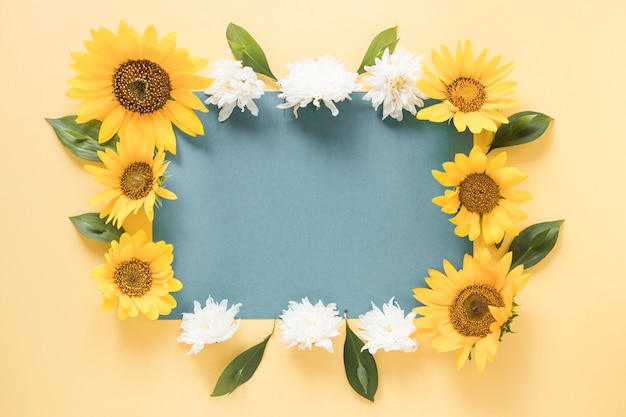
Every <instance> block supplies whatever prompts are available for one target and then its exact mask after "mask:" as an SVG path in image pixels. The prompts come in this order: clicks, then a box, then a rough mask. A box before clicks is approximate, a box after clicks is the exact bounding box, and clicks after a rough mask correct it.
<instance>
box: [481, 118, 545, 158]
mask: <svg viewBox="0 0 626 417" xmlns="http://www.w3.org/2000/svg"><path fill="white" fill-rule="evenodd" d="M552 120H553V119H552V118H551V117H550V116H546V115H545V114H542V113H537V112H534V111H523V112H520V113H516V114H514V115H513V116H511V117H509V123H508V124H502V125H500V127H499V128H498V130H497V131H496V134H495V136H494V137H493V141H492V142H491V145H490V147H489V152H490V151H492V150H493V149H496V148H504V147H506V146H514V145H521V144H523V143H528V142H532V141H533V140H535V139H537V138H539V137H540V136H541V135H543V133H544V132H545V131H546V129H547V128H548V125H550V122H551V121H552Z"/></svg>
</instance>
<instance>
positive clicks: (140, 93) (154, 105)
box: [67, 21, 211, 153]
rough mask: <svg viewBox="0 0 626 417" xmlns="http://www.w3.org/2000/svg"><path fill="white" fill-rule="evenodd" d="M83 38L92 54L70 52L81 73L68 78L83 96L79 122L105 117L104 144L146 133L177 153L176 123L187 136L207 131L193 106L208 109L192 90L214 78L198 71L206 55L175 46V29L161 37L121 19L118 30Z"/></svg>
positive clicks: (74, 94)
mask: <svg viewBox="0 0 626 417" xmlns="http://www.w3.org/2000/svg"><path fill="white" fill-rule="evenodd" d="M91 35H92V38H93V41H85V46H86V47H87V50H88V51H89V53H82V52H75V53H72V55H71V56H72V58H73V59H74V61H75V62H74V64H73V65H72V68H73V69H74V70H75V71H76V72H77V73H78V75H77V76H75V77H74V78H72V79H71V80H70V81H69V83H70V85H71V86H72V88H70V90H69V91H68V92H67V95H68V96H69V97H73V98H77V99H80V100H84V102H83V103H82V104H81V105H80V107H79V108H78V111H77V116H78V117H77V119H76V122H77V123H84V122H88V121H89V120H92V119H97V120H101V121H102V127H101V129H100V133H99V135H98V140H99V142H100V143H104V142H106V141H108V140H109V139H111V137H113V135H114V134H115V133H118V132H119V133H120V135H121V136H129V135H132V134H133V132H142V133H143V134H144V137H145V138H147V139H148V140H153V144H154V145H156V147H157V148H158V149H162V150H165V151H170V152H172V153H176V138H175V136H174V130H173V127H172V123H174V124H175V125H176V126H177V127H178V128H179V129H180V130H182V131H183V132H185V133H186V134H188V135H191V136H195V135H197V134H200V135H201V134H204V129H203V127H202V123H201V122H200V119H199V118H198V116H197V115H196V114H195V113H194V112H193V109H195V110H199V111H201V112H206V111H207V109H206V107H205V106H204V105H203V104H202V101H201V100H200V99H199V98H198V97H196V96H195V95H194V94H193V93H192V92H191V90H192V89H197V90H203V89H205V88H207V87H208V86H209V85H210V84H211V79H209V78H206V77H202V76H199V75H195V73H196V72H198V71H199V70H201V69H202V68H203V67H204V66H205V65H206V64H207V60H204V59H200V58H195V57H191V56H189V53H188V52H187V50H185V49H181V48H178V49H177V48H176V34H175V33H170V34H169V35H167V36H165V37H164V38H163V39H162V40H161V41H160V42H159V40H158V37H157V32H156V29H155V28H154V26H149V27H148V28H147V29H146V30H145V32H144V34H143V36H141V35H140V34H139V33H137V32H136V31H135V30H134V29H132V28H129V27H128V26H127V25H126V23H125V22H123V21H122V22H121V23H120V25H119V28H118V33H117V35H115V34H114V33H113V32H111V31H109V30H108V29H105V28H100V30H98V31H96V30H94V31H92V32H91Z"/></svg>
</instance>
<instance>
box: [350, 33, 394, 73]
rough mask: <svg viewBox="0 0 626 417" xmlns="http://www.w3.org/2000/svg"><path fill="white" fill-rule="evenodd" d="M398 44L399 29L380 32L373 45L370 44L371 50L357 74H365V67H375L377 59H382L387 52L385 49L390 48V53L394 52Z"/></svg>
mask: <svg viewBox="0 0 626 417" xmlns="http://www.w3.org/2000/svg"><path fill="white" fill-rule="evenodd" d="M397 43H398V27H397V26H394V27H392V28H389V29H385V30H383V31H382V32H380V33H379V34H378V35H376V37H374V39H373V40H372V43H370V46H369V48H367V51H366V52H365V56H364V57H363V61H361V65H360V66H359V69H358V70H357V72H358V73H359V74H363V73H364V72H365V66H371V65H374V63H375V62H376V58H380V57H381V56H382V54H383V52H385V49H387V48H389V52H390V53H391V52H393V50H394V49H395V48H396V44H397Z"/></svg>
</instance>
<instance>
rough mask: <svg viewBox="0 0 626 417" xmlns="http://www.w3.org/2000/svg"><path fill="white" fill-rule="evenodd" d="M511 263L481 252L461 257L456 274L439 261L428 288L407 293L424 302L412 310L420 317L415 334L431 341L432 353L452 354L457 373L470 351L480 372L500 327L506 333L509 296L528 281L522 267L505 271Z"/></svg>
mask: <svg viewBox="0 0 626 417" xmlns="http://www.w3.org/2000/svg"><path fill="white" fill-rule="evenodd" d="M511 259H512V253H511V252H509V253H507V254H506V255H505V256H504V257H503V258H502V259H501V260H500V261H499V262H497V263H494V262H493V261H492V259H491V255H490V254H489V251H488V250H487V249H485V248H482V249H480V250H479V251H478V253H477V254H476V255H475V256H474V257H472V256H470V255H465V258H464V259H463V268H462V269H460V270H458V271H457V270H456V269H455V268H454V266H452V264H450V262H448V261H447V260H444V261H443V269H444V271H443V272H440V271H437V270H434V269H430V270H429V271H428V273H429V276H428V277H427V278H426V283H427V284H428V287H429V288H415V289H414V290H413V293H414V296H415V298H416V299H417V300H418V301H419V302H421V303H422V304H424V305H423V306H422V307H416V308H415V309H414V311H415V312H416V313H417V314H419V315H421V317H419V318H418V319H416V323H415V324H416V326H417V328H418V330H417V335H418V336H424V337H432V342H431V346H432V347H433V348H434V349H436V350H437V352H438V353H442V352H450V351H454V350H456V351H457V368H458V369H461V368H462V367H463V365H465V362H466V361H467V360H468V358H469V357H470V354H471V352H472V349H473V350H474V358H475V361H476V368H477V369H478V371H479V372H481V373H482V372H483V371H484V369H485V365H486V364H487V361H488V360H489V361H490V362H493V361H494V359H495V356H496V352H497V350H498V341H499V340H500V336H501V333H502V329H503V328H504V329H508V324H510V320H511V319H512V318H513V317H514V311H513V307H514V303H513V298H514V297H515V295H516V294H517V293H518V292H519V291H520V290H521V289H522V288H523V287H524V285H526V283H527V282H528V279H529V278H530V274H525V273H524V266H523V265H519V266H517V267H515V268H514V269H512V270H509V268H510V266H511Z"/></svg>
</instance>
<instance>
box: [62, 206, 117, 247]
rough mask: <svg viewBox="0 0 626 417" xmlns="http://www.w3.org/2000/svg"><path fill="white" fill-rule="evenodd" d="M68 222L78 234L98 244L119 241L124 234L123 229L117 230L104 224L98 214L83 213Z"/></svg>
mask: <svg viewBox="0 0 626 417" xmlns="http://www.w3.org/2000/svg"><path fill="white" fill-rule="evenodd" d="M70 220H71V221H72V223H73V224H74V227H75V228H76V230H78V231H79V232H80V234H82V235H83V236H85V237H87V238H89V239H93V240H97V241H98V242H104V243H111V242H112V241H114V240H119V238H120V236H121V235H122V233H124V228H119V229H118V228H116V227H115V226H113V225H112V224H110V223H106V222H105V220H104V219H101V218H100V215H99V214H98V213H84V214H80V215H78V216H74V217H70Z"/></svg>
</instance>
